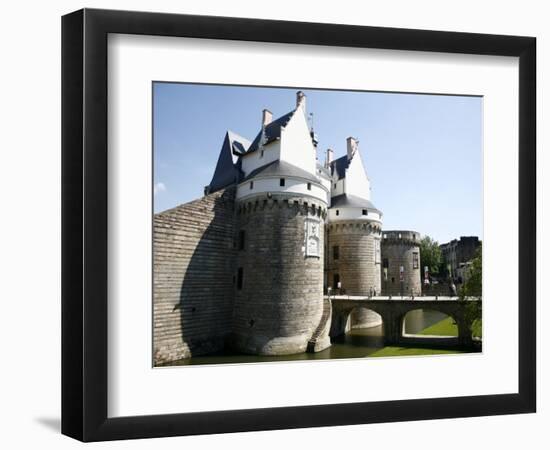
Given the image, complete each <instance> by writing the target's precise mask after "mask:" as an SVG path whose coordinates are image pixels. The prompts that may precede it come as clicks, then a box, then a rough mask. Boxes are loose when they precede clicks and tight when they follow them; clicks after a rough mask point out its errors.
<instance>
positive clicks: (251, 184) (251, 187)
mask: <svg viewBox="0 0 550 450" xmlns="http://www.w3.org/2000/svg"><path fill="white" fill-rule="evenodd" d="M250 189H254V181H251V182H250Z"/></svg>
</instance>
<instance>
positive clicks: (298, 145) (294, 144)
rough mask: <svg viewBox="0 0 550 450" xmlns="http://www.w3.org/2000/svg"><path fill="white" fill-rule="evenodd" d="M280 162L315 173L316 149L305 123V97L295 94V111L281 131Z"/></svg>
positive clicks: (299, 93) (300, 92)
mask: <svg viewBox="0 0 550 450" xmlns="http://www.w3.org/2000/svg"><path fill="white" fill-rule="evenodd" d="M280 159H281V161H285V162H287V163H289V164H292V165H293V166H296V167H299V168H300V169H302V170H305V171H306V172H309V173H311V174H312V175H315V173H316V160H317V158H316V149H315V146H314V145H313V141H312V139H311V134H310V130H309V126H308V123H307V110H306V96H305V94H304V93H303V92H302V91H298V92H297V93H296V109H295V110H294V114H292V117H291V118H290V120H289V121H288V123H287V124H286V125H285V126H284V127H283V128H282V129H281V155H280Z"/></svg>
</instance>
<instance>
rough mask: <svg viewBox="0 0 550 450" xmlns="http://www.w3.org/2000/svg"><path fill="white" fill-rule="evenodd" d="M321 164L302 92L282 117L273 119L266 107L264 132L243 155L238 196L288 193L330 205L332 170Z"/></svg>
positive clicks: (263, 121) (262, 129)
mask: <svg viewBox="0 0 550 450" xmlns="http://www.w3.org/2000/svg"><path fill="white" fill-rule="evenodd" d="M317 166H318V164H317V157H316V147H315V145H314V143H313V137H312V134H311V131H310V129H309V126H308V123H307V118H306V96H305V94H304V93H303V92H301V91H299V92H297V94H296V108H295V109H293V110H292V111H290V112H289V113H287V114H285V115H283V116H281V117H279V118H278V119H276V120H273V116H272V114H271V112H269V111H268V110H265V109H264V111H263V113H262V128H261V130H260V132H259V133H258V135H257V136H256V138H255V139H254V140H253V141H252V144H250V146H249V148H248V150H247V151H246V152H245V153H244V154H243V155H241V156H240V169H241V171H242V177H241V180H240V183H239V185H238V188H237V199H243V198H246V197H251V196H256V195H259V194H266V195H269V194H273V193H285V194H292V195H300V196H306V197H312V198H313V199H316V200H317V201H322V202H323V203H325V204H328V203H329V199H330V190H329V187H328V184H329V183H328V182H327V180H326V179H327V178H328V173H325V172H326V171H325V172H323V168H322V167H317ZM323 177H324V179H323V180H322V179H321V178H323Z"/></svg>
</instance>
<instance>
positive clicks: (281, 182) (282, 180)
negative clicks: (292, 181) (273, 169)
mask: <svg viewBox="0 0 550 450" xmlns="http://www.w3.org/2000/svg"><path fill="white" fill-rule="evenodd" d="M284 185H285V179H284V178H281V179H279V186H284Z"/></svg>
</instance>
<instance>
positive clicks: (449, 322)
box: [418, 317, 458, 337]
mask: <svg viewBox="0 0 550 450" xmlns="http://www.w3.org/2000/svg"><path fill="white" fill-rule="evenodd" d="M418 334H423V335H430V336H455V337H456V336H458V327H457V326H456V324H455V323H454V321H453V319H452V317H447V318H445V319H443V320H441V321H440V322H437V323H434V324H433V325H432V326H430V327H428V328H424V329H423V330H422V331H421V332H420V333H418Z"/></svg>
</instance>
